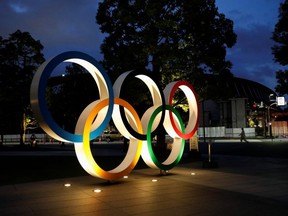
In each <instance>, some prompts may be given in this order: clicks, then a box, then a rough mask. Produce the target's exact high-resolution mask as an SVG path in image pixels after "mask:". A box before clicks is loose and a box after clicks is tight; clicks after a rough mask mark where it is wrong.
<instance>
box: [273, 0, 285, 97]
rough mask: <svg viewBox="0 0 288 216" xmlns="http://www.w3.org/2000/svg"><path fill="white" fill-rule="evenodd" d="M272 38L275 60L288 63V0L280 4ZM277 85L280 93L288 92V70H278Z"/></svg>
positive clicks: (283, 63)
mask: <svg viewBox="0 0 288 216" xmlns="http://www.w3.org/2000/svg"><path fill="white" fill-rule="evenodd" d="M272 39H273V40H274V41H275V45H274V46H273V47H272V53H273V55H274V61H275V62H277V63H279V64H281V65H283V66H287V65H288V0H285V1H284V2H283V3H281V4H280V7H279V16H278V22H277V23H276V24H275V28H274V32H273V35H272ZM276 79H277V86H276V88H275V90H276V91H277V92H278V93H279V94H282V95H284V94H288V70H287V69H285V70H279V71H277V72H276Z"/></svg>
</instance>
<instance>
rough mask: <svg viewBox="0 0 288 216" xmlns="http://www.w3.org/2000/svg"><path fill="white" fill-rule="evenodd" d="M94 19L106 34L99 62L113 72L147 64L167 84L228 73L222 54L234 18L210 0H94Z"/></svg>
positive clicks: (231, 37)
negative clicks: (96, 7)
mask: <svg viewBox="0 0 288 216" xmlns="http://www.w3.org/2000/svg"><path fill="white" fill-rule="evenodd" d="M96 20H97V23H98V24H99V25H100V29H101V31H102V32H103V33H107V37H106V38H105V40H104V42H103V44H102V46H101V50H102V53H103V54H104V62H103V63H104V66H105V67H106V69H107V70H108V71H109V73H111V74H112V75H114V76H115V77H116V76H118V75H119V74H120V73H122V72H124V71H127V70H133V69H139V68H141V69H143V68H146V69H147V70H151V71H153V73H155V76H156V77H157V78H158V81H159V82H161V83H162V84H166V83H168V82H171V81H173V80H174V79H179V78H183V77H184V78H185V79H190V81H191V80H192V81H193V80H195V79H194V78H195V77H197V76H198V75H199V74H200V75H201V74H203V73H218V74H220V73H223V72H224V73H227V72H228V73H230V68H231V65H232V64H231V62H229V61H226V60H225V56H226V48H227V47H232V46H233V45H234V44H235V42H236V35H235V33H234V32H233V22H232V21H231V20H229V19H227V18H225V16H224V15H223V14H221V13H219V12H218V9H217V7H216V6H215V1H213V0H212V1H211V0H201V1H200V0H193V1H184V0H165V1H153V0H145V1H143V0H121V1H118V0H108V1H104V2H102V3H100V4H99V10H98V12H97V15H96ZM195 84H196V83H195Z"/></svg>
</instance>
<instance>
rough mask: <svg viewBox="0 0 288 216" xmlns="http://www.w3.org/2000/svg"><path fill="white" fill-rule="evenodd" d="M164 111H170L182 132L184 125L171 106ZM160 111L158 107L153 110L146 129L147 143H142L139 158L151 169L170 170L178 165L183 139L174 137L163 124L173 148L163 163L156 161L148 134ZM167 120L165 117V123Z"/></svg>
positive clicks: (183, 145) (182, 148) (181, 153)
mask: <svg viewBox="0 0 288 216" xmlns="http://www.w3.org/2000/svg"><path fill="white" fill-rule="evenodd" d="M165 109H166V112H169V111H170V112H171V113H173V114H174V115H172V118H174V117H175V116H176V117H177V119H178V126H179V127H180V128H181V130H182V131H184V124H183V122H182V119H181V117H180V115H179V113H178V112H177V110H175V109H174V108H173V107H172V106H169V105H166V106H165ZM168 110H169V111H168ZM161 111H162V107H159V108H157V109H156V110H155V112H154V113H153V114H152V116H151V119H150V121H149V124H148V129H147V142H146V143H145V142H144V144H143V149H142V153H141V156H142V158H143V160H144V161H145V163H146V164H147V165H148V166H149V167H151V168H159V169H161V170H170V169H172V168H173V167H174V166H176V165H177V164H178V163H179V161H180V159H181V158H182V155H183V152H184V147H185V139H182V138H179V137H174V136H173V134H172V133H171V130H170V129H169V128H166V127H165V122H164V127H165V130H166V132H167V133H168V134H169V135H170V136H172V138H174V141H173V143H172V146H173V147H172V150H171V152H170V155H169V156H168V158H167V159H166V160H165V161H164V162H163V163H161V162H159V161H158V159H157V157H156V156H155V154H154V151H153V148H152V142H151V133H150V132H151V127H152V124H153V121H154V120H155V118H156V116H157V115H158V113H159V112H161ZM170 112H169V113H170ZM166 114H167V113H166ZM167 118H168V115H166V116H165V121H166V120H167ZM145 144H146V145H145Z"/></svg>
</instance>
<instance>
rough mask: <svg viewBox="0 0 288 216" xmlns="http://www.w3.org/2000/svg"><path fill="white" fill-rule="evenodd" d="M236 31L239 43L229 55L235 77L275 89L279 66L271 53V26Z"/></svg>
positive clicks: (255, 26)
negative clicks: (276, 73)
mask: <svg viewBox="0 0 288 216" xmlns="http://www.w3.org/2000/svg"><path fill="white" fill-rule="evenodd" d="M235 31H236V34H237V35H238V41H237V44H236V45H235V46H234V47H233V48H232V49H230V51H229V52H228V55H227V58H228V59H229V60H230V61H231V62H232V64H233V68H232V72H233V73H234V75H235V76H239V77H243V78H247V79H251V80H254V81H258V82H260V83H262V84H265V85H267V86H268V87H270V88H272V89H274V87H275V80H276V79H275V72H276V71H277V70H278V69H279V66H278V65H277V64H275V63H274V61H273V55H272V52H271V47H272V46H273V41H272V40H271V36H272V31H273V29H272V28H271V26H264V25H256V24H254V25H253V27H251V28H250V29H248V28H237V29H236V30H235Z"/></svg>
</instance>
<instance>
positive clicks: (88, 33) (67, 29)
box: [0, 0, 103, 58]
mask: <svg viewBox="0 0 288 216" xmlns="http://www.w3.org/2000/svg"><path fill="white" fill-rule="evenodd" d="M10 5H11V3H10V0H1V3H0V29H1V34H0V35H1V36H3V37H7V36H8V35H9V34H11V33H13V32H15V31H16V30H17V29H20V30H21V31H27V32H29V33H30V34H31V35H32V37H33V38H34V39H36V40H40V41H41V43H42V44H43V46H44V53H45V56H46V57H47V58H49V57H51V56H53V55H56V54H59V52H64V51H68V50H78V51H83V52H84V51H85V52H88V53H89V54H93V55H98V56H100V54H99V49H100V44H101V42H102V39H103V35H102V34H101V32H100V30H99V27H98V26H97V24H96V20H95V16H96V12H97V7H98V1H95V0H85V1H76V2H75V1H70V0H61V1H57V2H55V1H50V0H39V1H34V0H26V1H25V7H26V8H27V11H26V12H25V13H21V14H19V13H18V15H15V10H16V9H17V7H16V6H15V4H14V10H13V11H12V10H7V8H9V7H11V6H10ZM19 5H21V4H18V6H19ZM2 6H3V10H1V8H2ZM25 7H24V6H23V5H22V8H25ZM18 8H19V9H17V10H19V11H20V8H21V7H20V6H19V7H18ZM28 8H29V10H28ZM7 23H9V24H8V25H7Z"/></svg>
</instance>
